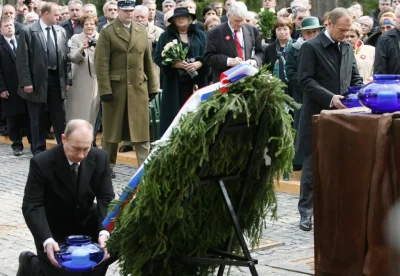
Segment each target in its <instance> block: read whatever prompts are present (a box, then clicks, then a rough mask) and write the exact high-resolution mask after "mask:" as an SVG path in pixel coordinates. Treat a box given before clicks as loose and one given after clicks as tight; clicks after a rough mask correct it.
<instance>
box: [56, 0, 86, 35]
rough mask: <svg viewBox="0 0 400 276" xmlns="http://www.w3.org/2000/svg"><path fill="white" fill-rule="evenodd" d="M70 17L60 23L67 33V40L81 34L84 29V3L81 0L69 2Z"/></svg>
mask: <svg viewBox="0 0 400 276" xmlns="http://www.w3.org/2000/svg"><path fill="white" fill-rule="evenodd" d="M68 11H69V19H68V20H66V21H64V22H61V23H59V25H60V26H61V27H63V28H64V29H65V31H66V33H67V40H69V39H71V37H72V36H73V35H74V34H80V33H81V32H82V31H83V29H82V26H81V23H80V19H81V17H82V14H83V5H82V1H80V0H71V1H69V2H68Z"/></svg>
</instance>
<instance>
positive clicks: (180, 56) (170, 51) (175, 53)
mask: <svg viewBox="0 0 400 276" xmlns="http://www.w3.org/2000/svg"><path fill="white" fill-rule="evenodd" d="M188 51H189V46H188V47H185V49H183V48H182V44H181V43H179V42H178V40H177V39H174V40H173V41H171V42H169V43H167V44H166V45H165V46H164V49H163V51H162V53H161V57H162V62H161V63H162V64H163V65H168V64H174V63H176V62H178V61H184V60H185V59H186V56H187V53H188Z"/></svg>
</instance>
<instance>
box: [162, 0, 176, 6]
mask: <svg viewBox="0 0 400 276" xmlns="http://www.w3.org/2000/svg"><path fill="white" fill-rule="evenodd" d="M166 4H173V6H174V7H176V3H175V1H174V0H164V2H162V6H163V7H164V6H165V5H166Z"/></svg>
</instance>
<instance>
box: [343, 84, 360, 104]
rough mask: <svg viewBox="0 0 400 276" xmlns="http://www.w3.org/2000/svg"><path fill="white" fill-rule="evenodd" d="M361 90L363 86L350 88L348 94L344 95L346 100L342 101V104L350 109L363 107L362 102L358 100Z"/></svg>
mask: <svg viewBox="0 0 400 276" xmlns="http://www.w3.org/2000/svg"><path fill="white" fill-rule="evenodd" d="M361 88H362V86H351V87H349V90H348V92H347V93H345V94H343V95H342V96H343V97H344V99H341V100H340V101H341V102H342V104H343V105H345V106H346V107H348V108H352V107H359V106H362V105H361V103H360V101H359V100H358V96H357V94H358V92H359V91H360V89H361Z"/></svg>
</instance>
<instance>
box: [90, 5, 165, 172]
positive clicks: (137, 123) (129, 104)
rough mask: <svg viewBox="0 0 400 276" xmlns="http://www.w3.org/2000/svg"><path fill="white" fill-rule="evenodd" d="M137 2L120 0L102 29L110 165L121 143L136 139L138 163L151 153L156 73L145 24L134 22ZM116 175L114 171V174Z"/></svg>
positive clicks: (98, 58)
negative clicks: (151, 102)
mask: <svg viewBox="0 0 400 276" xmlns="http://www.w3.org/2000/svg"><path fill="white" fill-rule="evenodd" d="M134 5H135V2H134V1H132V0H122V1H118V17H117V18H116V19H115V20H114V21H113V22H111V23H110V25H108V26H107V27H106V28H104V29H102V30H101V32H100V37H99V40H98V42H97V46H96V53H95V61H94V65H95V69H96V74H97V82H98V86H99V95H100V99H101V100H102V102H103V103H102V106H103V145H102V146H103V149H104V150H105V151H107V152H108V154H109V158H110V166H111V167H113V166H114V165H115V163H116V156H117V149H118V143H119V142H121V141H122V140H123V141H131V142H133V144H134V146H135V149H136V155H137V158H138V162H139V164H141V163H143V161H144V160H145V159H146V157H147V155H148V153H149V140H150V133H149V106H148V105H149V104H148V101H149V94H154V93H157V87H158V82H157V79H158V78H157V76H156V74H155V70H154V67H153V60H152V57H151V51H150V47H149V43H148V39H147V32H146V29H145V27H143V26H142V25H140V24H137V23H135V22H132V17H133V10H134ZM113 176H115V175H113Z"/></svg>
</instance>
